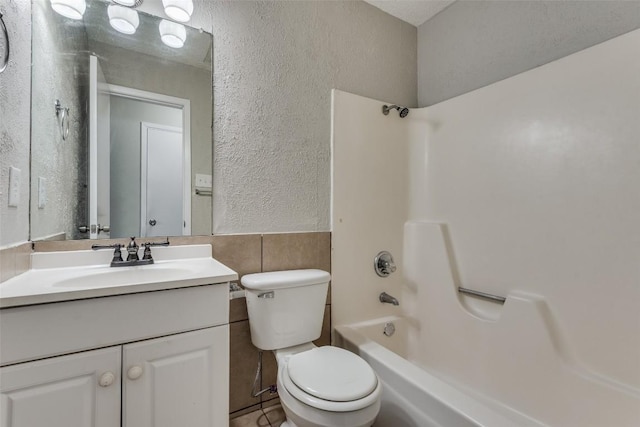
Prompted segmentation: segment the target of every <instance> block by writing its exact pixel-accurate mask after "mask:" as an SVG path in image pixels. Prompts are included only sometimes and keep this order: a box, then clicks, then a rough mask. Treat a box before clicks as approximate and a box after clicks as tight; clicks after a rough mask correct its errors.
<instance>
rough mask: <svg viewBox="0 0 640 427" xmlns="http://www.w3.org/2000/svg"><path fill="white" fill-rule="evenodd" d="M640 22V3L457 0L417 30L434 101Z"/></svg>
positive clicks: (421, 79)
mask: <svg viewBox="0 0 640 427" xmlns="http://www.w3.org/2000/svg"><path fill="white" fill-rule="evenodd" d="M636 28H640V2H638V1H510V2H509V1H457V2H455V3H454V4H453V5H451V6H450V7H449V8H447V9H446V10H444V11H443V12H441V13H440V14H438V15H436V16H435V17H434V18H433V19H431V20H429V21H427V22H425V23H424V24H422V25H421V26H420V27H419V29H418V99H419V104H420V106H427V105H432V104H435V103H437V102H440V101H443V100H445V99H449V98H452V97H454V96H457V95H460V94H462V93H466V92H469V91H471V90H474V89H477V88H479V87H482V86H486V85H488V84H490V83H494V82H496V81H499V80H502V79H505V78H507V77H509V76H513V75H515V74H518V73H521V72H523V71H526V70H529V69H532V68H535V67H538V66H540V65H542V64H546V63H547V62H550V61H553V60H555V59H558V58H562V57H564V56H566V55H569V54H571V53H573V52H577V51H579V50H582V49H585V48H587V47H589V46H593V45H595V44H597V43H600V42H603V41H605V40H608V39H610V38H612V37H615V36H618V35H620V34H624V33H626V32H628V31H631V30H633V29H636Z"/></svg>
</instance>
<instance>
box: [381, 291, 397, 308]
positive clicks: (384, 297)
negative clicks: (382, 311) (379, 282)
mask: <svg viewBox="0 0 640 427" xmlns="http://www.w3.org/2000/svg"><path fill="white" fill-rule="evenodd" d="M379 299H380V302H384V303H387V304H393V305H400V303H399V302H398V300H397V299H396V298H394V297H392V296H391V295H389V294H388V293H386V292H383V293H381V294H380V297H379Z"/></svg>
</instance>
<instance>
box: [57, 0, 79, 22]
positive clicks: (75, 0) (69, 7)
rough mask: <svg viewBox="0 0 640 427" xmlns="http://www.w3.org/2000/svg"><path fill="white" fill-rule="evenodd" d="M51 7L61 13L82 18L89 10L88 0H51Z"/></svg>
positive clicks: (67, 16) (71, 17) (73, 17)
mask: <svg viewBox="0 0 640 427" xmlns="http://www.w3.org/2000/svg"><path fill="white" fill-rule="evenodd" d="M51 8H52V9H53V10H54V11H56V12H57V13H59V14H60V15H62V16H64V17H66V18H70V19H75V20H80V19H82V16H83V15H84V11H85V10H87V2H86V1H85V0H51Z"/></svg>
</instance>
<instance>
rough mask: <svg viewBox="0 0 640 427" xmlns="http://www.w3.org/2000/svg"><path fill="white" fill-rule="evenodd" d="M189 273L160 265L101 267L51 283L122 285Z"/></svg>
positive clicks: (68, 286) (176, 277) (161, 280)
mask: <svg viewBox="0 0 640 427" xmlns="http://www.w3.org/2000/svg"><path fill="white" fill-rule="evenodd" d="M188 273H189V270H187V269H184V268H176V267H169V266H161V265H148V266H139V267H117V268H113V267H103V268H100V269H95V270H89V271H87V272H86V274H83V275H80V276H76V277H70V278H67V279H61V280H58V281H57V282H54V283H52V284H51V286H53V287H62V288H86V287H91V288H100V287H108V286H123V285H131V284H142V283H152V282H168V281H176V280H180V279H181V278H183V277H184V276H185V275H187V274H188Z"/></svg>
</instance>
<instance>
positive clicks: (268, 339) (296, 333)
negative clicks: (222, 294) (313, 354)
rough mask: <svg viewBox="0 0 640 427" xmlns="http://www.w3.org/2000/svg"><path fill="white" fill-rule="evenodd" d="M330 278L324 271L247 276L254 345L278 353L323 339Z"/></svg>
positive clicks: (244, 282) (248, 302)
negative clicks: (321, 337)
mask: <svg viewBox="0 0 640 427" xmlns="http://www.w3.org/2000/svg"><path fill="white" fill-rule="evenodd" d="M329 280H331V275H330V274H329V273H327V272H326V271H322V270H289V271H272V272H269V273H256V274H247V275H245V276H243V277H242V280H241V282H242V286H244V288H245V293H246V297H247V310H248V312H249V326H250V329H251V341H252V342H253V345H255V346H256V347H258V348H259V349H262V350H275V349H281V348H286V347H291V346H294V345H299V344H304V343H307V342H311V341H313V340H315V339H318V338H319V337H320V333H321V332H322V319H323V317H324V306H325V303H326V299H327V289H328V287H329Z"/></svg>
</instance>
